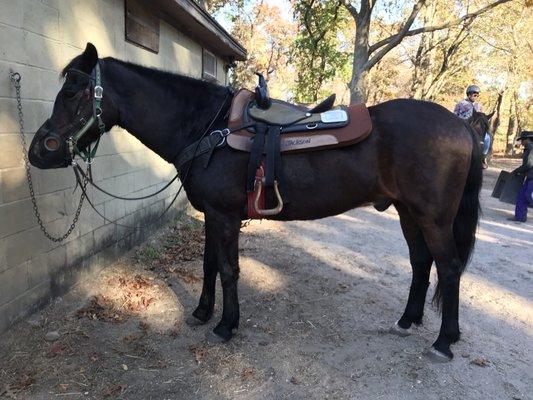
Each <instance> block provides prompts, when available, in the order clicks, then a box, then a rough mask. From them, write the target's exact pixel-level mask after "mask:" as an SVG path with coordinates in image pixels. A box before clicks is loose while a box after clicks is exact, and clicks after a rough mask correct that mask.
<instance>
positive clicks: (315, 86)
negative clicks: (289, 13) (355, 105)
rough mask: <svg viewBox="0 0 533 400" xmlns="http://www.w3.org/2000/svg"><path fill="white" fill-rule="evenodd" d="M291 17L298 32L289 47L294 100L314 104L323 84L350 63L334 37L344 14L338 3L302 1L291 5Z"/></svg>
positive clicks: (343, 19)
mask: <svg viewBox="0 0 533 400" xmlns="http://www.w3.org/2000/svg"><path fill="white" fill-rule="evenodd" d="M294 16H295V19H296V20H297V21H298V31H299V34H298V36H297V37H296V39H295V41H294V44H293V45H292V48H291V61H292V62H293V64H294V65H295V67H296V70H297V71H298V72H297V74H298V79H297V82H296V85H295V90H294V92H295V100H296V101H298V102H301V103H311V102H316V101H317V100H318V97H319V96H321V94H320V90H321V88H322V87H323V85H324V83H325V82H326V81H327V80H330V79H332V78H333V77H334V76H335V75H336V73H337V71H338V70H339V69H342V68H343V67H344V66H345V65H346V64H347V62H348V60H349V53H348V52H347V51H343V49H341V43H340V38H339V36H338V35H337V32H338V31H339V30H340V29H341V26H342V25H343V24H344V25H346V22H347V21H348V19H347V15H346V13H345V12H344V9H343V8H342V5H341V3H340V1H334V2H320V1H317V0H301V1H299V2H296V3H295V4H294Z"/></svg>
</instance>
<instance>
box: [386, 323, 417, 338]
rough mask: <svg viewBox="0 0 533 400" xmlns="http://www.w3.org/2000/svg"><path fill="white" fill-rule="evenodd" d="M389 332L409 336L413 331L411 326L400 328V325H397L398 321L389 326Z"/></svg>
mask: <svg viewBox="0 0 533 400" xmlns="http://www.w3.org/2000/svg"><path fill="white" fill-rule="evenodd" d="M390 331H391V333H394V334H395V335H398V336H409V335H410V334H411V333H413V331H412V330H411V328H407V329H405V328H402V327H401V326H400V325H398V321H396V322H395V323H394V325H393V326H392V327H391V328H390Z"/></svg>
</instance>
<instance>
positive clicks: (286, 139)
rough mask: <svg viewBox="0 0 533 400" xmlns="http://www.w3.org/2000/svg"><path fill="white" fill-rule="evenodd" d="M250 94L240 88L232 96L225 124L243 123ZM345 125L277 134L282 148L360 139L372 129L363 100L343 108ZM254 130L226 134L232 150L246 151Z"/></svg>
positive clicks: (322, 146)
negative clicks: (347, 119) (345, 118)
mask: <svg viewBox="0 0 533 400" xmlns="http://www.w3.org/2000/svg"><path fill="white" fill-rule="evenodd" d="M253 96H254V94H253V93H252V92H250V91H249V90H246V89H241V90H239V92H237V94H236V95H235V97H234V98H233V102H232V105H231V110H230V117H229V121H228V128H230V129H235V128H238V127H239V126H243V125H244V119H245V118H244V117H245V110H246V107H247V104H248V103H249V101H250V100H251V99H252V98H253ZM346 111H347V112H348V117H349V121H350V122H349V123H348V125H346V126H344V127H342V128H337V129H323V130H320V131H303V132H291V133H284V134H283V135H282V136H281V151H282V152H296V151H299V152H305V151H315V150H322V149H326V148H335V147H343V146H349V145H351V144H355V143H358V142H360V141H362V140H364V139H365V138H366V137H367V136H368V135H369V134H370V132H371V131H372V121H371V119H370V114H369V113H368V109H367V108H366V106H365V105H364V104H356V105H353V106H350V107H348V108H347V109H346ZM253 137H254V133H252V132H249V131H247V130H246V129H241V130H239V131H236V132H233V133H231V134H229V135H228V137H227V142H228V145H229V146H230V147H232V148H234V149H236V150H241V151H247V152H250V150H251V148H252V141H253Z"/></svg>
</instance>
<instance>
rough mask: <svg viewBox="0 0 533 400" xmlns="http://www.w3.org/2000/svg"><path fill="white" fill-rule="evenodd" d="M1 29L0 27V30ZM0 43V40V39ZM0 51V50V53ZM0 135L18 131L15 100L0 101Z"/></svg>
mask: <svg viewBox="0 0 533 400" xmlns="http://www.w3.org/2000/svg"><path fill="white" fill-rule="evenodd" d="M1 28H2V27H1V26H0V29H1ZM0 43H2V42H1V39H0ZM1 51H2V50H1V49H0V52H1ZM0 108H1V109H2V112H0V133H15V132H18V131H19V123H18V110H17V101H16V100H15V99H0Z"/></svg>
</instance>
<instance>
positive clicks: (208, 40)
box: [149, 0, 247, 61]
mask: <svg viewBox="0 0 533 400" xmlns="http://www.w3.org/2000/svg"><path fill="white" fill-rule="evenodd" d="M149 3H150V6H151V7H154V8H155V10H156V11H158V14H159V16H160V18H161V19H163V20H165V21H166V22H167V23H169V24H171V25H172V26H174V27H175V28H176V29H178V30H180V31H181V32H183V33H184V34H186V35H187V36H189V37H190V38H191V39H193V40H194V41H196V42H198V43H199V44H201V45H202V46H204V47H206V48H208V49H209V50H210V51H211V52H213V53H214V54H216V55H217V56H220V57H223V58H226V59H228V60H235V61H244V60H246V58H247V53H246V49H245V48H244V47H243V46H242V45H241V44H240V43H239V42H237V40H235V38H234V37H233V36H231V35H230V34H229V33H228V32H227V31H226V30H225V29H224V28H223V27H222V26H221V25H220V24H219V23H218V22H217V21H216V20H215V19H214V18H213V17H212V16H211V15H210V14H209V13H208V12H207V11H206V10H205V9H204V8H203V7H201V6H200V5H198V4H197V3H196V2H195V1H193V0H152V1H150V2H149Z"/></svg>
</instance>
